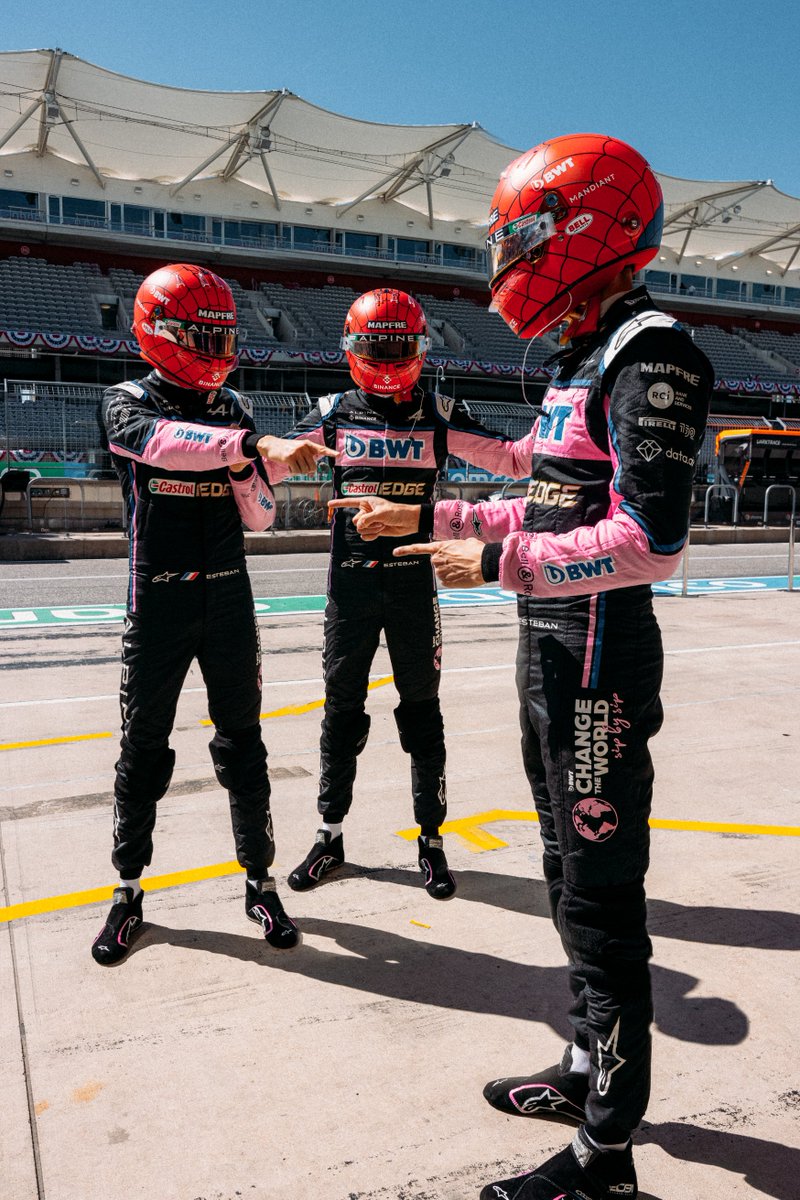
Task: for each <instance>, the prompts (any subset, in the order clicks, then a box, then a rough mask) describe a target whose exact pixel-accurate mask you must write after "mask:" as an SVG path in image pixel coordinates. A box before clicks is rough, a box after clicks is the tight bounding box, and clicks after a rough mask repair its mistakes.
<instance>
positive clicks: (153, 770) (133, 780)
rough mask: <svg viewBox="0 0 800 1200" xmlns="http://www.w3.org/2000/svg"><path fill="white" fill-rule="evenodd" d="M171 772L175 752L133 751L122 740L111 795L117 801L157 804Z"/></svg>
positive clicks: (165, 749)
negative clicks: (114, 785)
mask: <svg viewBox="0 0 800 1200" xmlns="http://www.w3.org/2000/svg"><path fill="white" fill-rule="evenodd" d="M174 768H175V751H174V750H173V749H171V747H169V746H163V747H162V748H161V749H160V750H150V749H148V750H137V749H135V748H134V747H133V746H132V745H131V744H130V742H128V741H127V739H126V738H123V739H122V749H121V751H120V756H119V761H118V762H117V782H116V787H115V789H114V790H115V793H116V795H117V797H119V798H127V797H128V796H130V797H133V798H134V799H136V800H139V801H141V800H143V799H146V800H148V801H150V802H151V803H155V802H156V801H157V800H160V799H161V797H162V796H163V795H164V793H165V792H166V790H167V788H168V787H169V784H170V780H171V779H172V772H173V770H174Z"/></svg>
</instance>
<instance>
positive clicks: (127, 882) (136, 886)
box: [117, 879, 142, 900]
mask: <svg viewBox="0 0 800 1200" xmlns="http://www.w3.org/2000/svg"><path fill="white" fill-rule="evenodd" d="M117 887H126V888H130V889H131V891H132V892H133V898H134V900H135V899H136V897H137V896H138V895H139V892H140V891H141V890H142V882H141V880H140V879H120V881H119V883H118V884H117Z"/></svg>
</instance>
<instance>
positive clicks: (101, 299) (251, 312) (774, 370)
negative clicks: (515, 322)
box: [0, 256, 800, 382]
mask: <svg viewBox="0 0 800 1200" xmlns="http://www.w3.org/2000/svg"><path fill="white" fill-rule="evenodd" d="M141 279H142V276H141V275H140V274H137V273H136V272H134V271H132V270H130V269H128V268H125V267H111V268H110V269H109V270H108V272H107V274H104V273H103V271H101V269H100V267H99V266H98V265H97V264H95V263H90V262H76V263H72V264H71V265H68V266H65V265H57V264H55V263H50V262H47V261H46V260H45V259H43V258H35V257H27V258H25V257H21V256H11V257H9V258H7V259H4V260H0V328H4V329H9V330H25V331H37V330H41V331H43V332H48V333H49V332H58V333H77V334H103V333H105V334H108V333H109V332H111V331H110V329H109V328H108V323H106V324H105V325H104V324H103V313H102V311H101V305H102V304H107V303H109V302H111V303H113V302H114V301H116V305H117V307H116V330H117V332H118V334H120V335H122V336H127V334H128V331H129V329H130V324H131V318H132V315H133V301H134V296H135V294H136V290H137V288H138V287H139V284H140V283H141ZM231 289H232V291H233V295H234V298H235V300H236V305H237V309H238V313H239V321H240V325H241V327H242V330H243V332H244V340H245V344H246V345H249V346H251V347H254V348H273V349H277V348H281V347H284V348H286V349H296V350H336V349H338V347H339V339H340V336H341V331H342V325H343V322H344V317H345V314H346V313H347V310H348V309H349V307H350V305H351V304H352V303H353V301H354V300H355V299H356V297H357V295H358V293H357V292H356V291H354V290H353V289H352V288H350V287H343V286H340V285H334V284H326V285H324V286H322V287H312V286H304V285H299V284H298V285H295V284H292V283H282V282H278V281H271V282H262V283H260V284H259V285H258V287H257V288H252V289H246V288H244V287H242V285H241V284H240V283H238V282H237V281H236V280H231ZM416 295H417V298H418V299H419V301H420V303H421V304H422V306H423V308H424V309H425V312H426V314H427V316H428V321H429V326H430V332H431V337H432V341H433V353H434V354H437V353H438V354H441V355H446V356H449V357H453V358H462V359H467V360H478V361H483V362H490V363H504V364H510V365H520V364H521V363H522V361H523V357H524V356H525V355H526V354H527V358H526V359H525V361H526V364H527V366H528V367H537V366H540V365H541V364H542V363H543V362H544V361H545V360H546V359H547V358H549V357H550V355H551V354H553V353H554V351H555V350H556V349H557V344H556V341H555V339H554V338H552V337H544V338H541V339H536V340H535V341H533V342H526V341H521V340H520V339H518V338H516V337H515V336H514V335H513V334H512V333H511V331H510V330H509V329H508V328H507V327H506V325H505V324H504V323H503V322H502V320H501V319H500V318H499V317H498V316H497V315H496V314H494V313H490V312H489V311H488V308H487V307H485V306H484V305H481V304H478V303H475V302H474V301H472V300H468V299H466V298H465V297H462V296H453V297H452V298H447V299H445V298H443V297H440V296H434V295H432V294H429V293H426V292H418V293H416ZM684 324H685V325H686V327H687V328H688V330H689V333H690V334H691V336H692V337H693V339H694V340H695V342H696V343H697V345H698V346H699V347H700V348H701V349H702V350H704V351H705V353H706V354H707V355H708V356H709V358H710V359H711V361H712V363H713V365H714V369H715V372H716V374H717V376H718V377H720V378H722V379H740V380H759V379H761V380H765V381H774V380H788V381H793V382H796V381H797V379H798V376H799V375H800V333H797V334H782V333H777V332H775V331H770V330H745V329H738V330H735V331H734V332H733V333H730V332H728V331H727V330H725V329H723V328H721V327H720V326H718V325H696V326H691V325H689V324H687V323H686V322H684Z"/></svg>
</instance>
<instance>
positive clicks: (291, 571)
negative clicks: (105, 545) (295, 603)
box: [0, 563, 328, 585]
mask: <svg viewBox="0 0 800 1200" xmlns="http://www.w3.org/2000/svg"><path fill="white" fill-rule="evenodd" d="M327 570H328V565H327V563H320V565H319V566H318V567H274V568H273V567H249V568H248V571H247V573H248V575H313V574H318V575H325V574H326V572H327ZM106 579H111V580H113V579H123V580H124V581H125V582H126V583H127V581H128V572H127V571H126V572H125V573H124V575H3V573H2V572H0V585H2V584H4V583H78V582H81V583H83V582H85V581H86V580H89V581H90V582H92V583H103V581H104V580H106Z"/></svg>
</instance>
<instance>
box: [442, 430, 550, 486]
mask: <svg viewBox="0 0 800 1200" xmlns="http://www.w3.org/2000/svg"><path fill="white" fill-rule="evenodd" d="M533 443H534V432H533V430H531V432H530V433H526V434H525V437H523V438H520V439H519V441H518V442H511V441H502V440H500V439H499V438H495V437H487V436H485V435H484V436H481V435H479V434H475V433H470V432H468V431H466V430H457V429H450V430H448V437H447V449H448V451H449V453H450V454H454V455H456V457H457V458H463V459H464V461H465V462H468V463H472V465H473V466H476V467H483V469H484V470H486V471H491V472H492V474H493V475H508V476H509V477H510V478H511V479H525V478H526V476H528V475H530V473H531V459H532V457H533Z"/></svg>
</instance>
